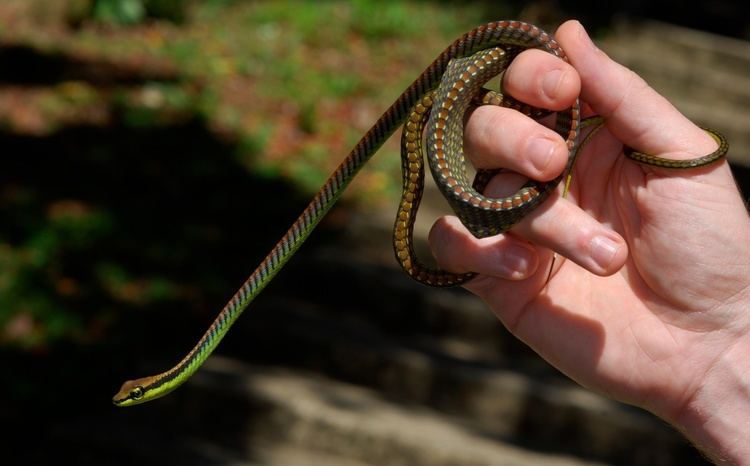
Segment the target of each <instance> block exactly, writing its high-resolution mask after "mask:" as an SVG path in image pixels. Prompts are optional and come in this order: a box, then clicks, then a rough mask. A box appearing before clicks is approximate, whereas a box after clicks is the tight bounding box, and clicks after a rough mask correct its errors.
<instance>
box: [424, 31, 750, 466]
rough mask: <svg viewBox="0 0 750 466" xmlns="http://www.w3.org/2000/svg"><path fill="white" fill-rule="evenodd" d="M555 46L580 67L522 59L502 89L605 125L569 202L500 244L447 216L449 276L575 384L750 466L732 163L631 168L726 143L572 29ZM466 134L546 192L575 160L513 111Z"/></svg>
mask: <svg viewBox="0 0 750 466" xmlns="http://www.w3.org/2000/svg"><path fill="white" fill-rule="evenodd" d="M555 38H556V39H557V41H558V42H559V43H560V44H561V46H562V48H563V49H564V50H565V51H566V53H567V55H568V58H569V60H570V64H567V63H564V62H562V61H561V60H558V59H556V58H554V57H552V56H551V55H549V54H546V53H544V52H540V51H537V50H530V51H526V52H524V53H522V54H521V55H520V56H519V57H518V58H517V59H516V60H515V61H514V62H513V63H512V65H511V66H510V68H509V69H508V71H507V72H506V75H505V78H504V89H505V91H507V92H508V93H510V94H512V95H513V96H514V97H516V98H517V99H519V100H521V101H524V102H526V103H528V104H531V105H534V106H538V107H543V108H550V109H553V110H561V109H563V108H566V107H568V106H570V105H571V103H572V102H573V100H574V99H575V98H576V97H578V96H579V93H580V97H581V99H582V101H583V102H584V103H585V104H586V105H587V107H585V108H588V109H589V110H590V113H592V114H598V115H601V116H602V117H604V120H605V126H604V128H602V130H601V131H599V133H598V134H596V135H595V136H594V138H593V139H592V140H591V142H590V143H589V144H588V145H587V146H586V147H585V149H584V150H583V151H582V153H581V154H579V157H578V161H577V163H576V166H575V171H574V177H573V184H572V187H571V192H570V196H569V197H568V198H562V197H561V196H560V195H559V194H558V195H555V196H552V197H551V198H550V199H548V200H547V201H546V202H545V203H544V204H543V205H542V206H541V207H540V208H538V209H536V210H535V211H534V212H532V213H531V214H530V215H528V216H527V217H526V218H525V219H524V220H523V221H522V222H521V223H519V224H518V225H517V226H516V227H514V228H513V230H512V231H511V232H509V233H507V234H505V235H500V236H496V237H492V238H484V239H476V238H474V237H473V236H472V235H471V234H470V233H469V232H468V231H467V230H466V229H465V228H464V227H463V225H461V223H460V222H459V221H458V219H456V218H455V217H444V218H442V219H440V220H439V221H438V222H437V223H436V224H435V226H434V227H433V230H432V231H431V233H430V244H431V247H432V249H433V253H434V254H435V256H436V258H437V260H438V263H439V264H440V266H441V267H442V268H444V269H446V270H450V271H452V272H468V271H473V272H478V273H479V275H478V276H477V277H476V278H474V279H473V280H472V281H471V282H469V283H468V284H467V285H465V287H466V288H467V289H469V290H470V291H472V292H473V293H475V294H477V295H478V296H480V297H481V298H482V299H484V300H485V301H486V302H487V303H488V305H489V306H490V307H491V308H492V309H493V311H494V312H495V313H496V314H497V316H498V317H499V318H500V319H501V321H502V322H503V323H504V324H505V326H506V327H508V329H509V330H510V331H511V332H513V333H514V334H515V335H516V336H517V337H518V338H520V339H521V340H523V341H524V342H526V343H527V344H528V345H529V346H531V347H532V348H533V349H534V350H535V351H537V352H538V353H539V354H540V355H542V356H543V357H544V358H545V359H547V360H548V361H549V362H550V363H552V364H553V365H555V366H556V367H557V368H559V369H560V370H561V371H562V372H564V373H565V374H567V375H568V376H570V377H571V378H573V379H574V380H576V381H577V382H579V383H580V384H582V385H584V386H586V387H589V388H591V389H594V390H596V391H599V392H602V393H604V394H606V395H609V396H611V397H613V398H616V399H619V400H622V401H625V402H628V403H631V404H635V405H638V406H642V407H644V408H646V409H649V410H650V411H652V412H654V413H655V414H656V415H658V416H660V417H662V418H663V419H665V420H667V421H668V422H671V423H672V424H674V425H675V426H677V427H678V428H680V429H681V430H683V431H684V432H685V433H686V434H687V435H688V437H690V438H691V439H692V440H693V441H695V442H696V443H698V444H699V445H700V446H702V448H704V449H705V450H706V451H707V452H708V453H709V455H711V456H712V457H713V458H715V459H718V458H726V459H727V460H729V461H736V462H740V461H741V460H742V459H745V458H750V442H748V441H747V439H748V438H750V426H748V425H747V422H746V420H747V419H750V312H746V311H750V219H749V218H748V214H747V210H746V208H745V205H744V204H743V201H742V198H741V196H740V195H739V193H738V191H737V188H736V185H735V183H734V180H733V178H732V175H731V172H730V170H729V167H728V165H727V163H726V162H724V161H721V162H719V163H716V164H713V165H710V166H708V167H703V168H698V169H687V170H674V169H659V168H655V167H650V166H644V165H639V164H637V163H636V162H633V161H632V160H629V159H626V158H625V157H624V156H623V145H627V146H629V147H632V148H634V149H636V150H638V151H641V152H645V153H648V154H653V155H658V156H660V157H665V158H670V159H691V158H695V157H699V156H702V155H705V154H708V153H710V152H713V151H714V150H715V149H716V143H715V141H714V140H713V139H712V138H711V137H710V136H709V135H708V134H706V133H705V132H704V131H703V130H701V129H700V128H698V127H697V126H695V125H694V124H693V123H691V122H690V121H689V120H688V119H686V118H685V117H684V116H683V115H681V114H680V113H679V112H678V111H677V110H676V109H675V108H674V107H673V106H672V105H671V104H670V103H669V102H668V101H667V100H665V99H664V98H663V97H662V96H660V95H658V94H657V93H656V92H655V91H654V90H653V89H651V88H650V87H648V85H647V84H646V83H645V82H644V81H643V80H642V79H640V78H639V77H638V76H637V75H636V74H635V73H633V72H632V71H630V70H628V69H626V68H624V67H622V66H621V65H619V64H617V63H615V62H613V61H611V60H610V59H609V58H608V57H607V56H606V55H605V54H603V53H602V52H601V51H599V50H598V49H597V48H596V47H595V46H594V45H593V43H592V42H591V41H590V39H589V38H588V36H587V35H586V33H585V31H584V30H583V28H582V27H581V26H580V24H578V23H577V22H575V21H569V22H567V23H565V24H563V25H562V26H561V27H560V28H559V29H558V31H557V33H556V35H555ZM584 116H585V115H584ZM465 137H466V142H465V144H466V152H467V156H468V157H469V158H470V159H471V160H472V162H473V163H474V165H475V166H477V167H481V168H497V167H505V168H508V169H510V170H513V171H515V172H517V173H520V174H522V175H524V176H527V177H530V178H534V179H538V180H541V181H544V180H551V179H553V178H555V177H556V176H557V175H559V173H560V172H561V171H562V170H563V169H564V167H565V164H566V160H567V155H568V154H567V149H566V147H565V144H564V141H563V139H562V138H561V137H560V136H559V135H557V134H556V133H555V132H554V131H552V130H551V129H548V128H546V127H544V126H542V125H541V124H538V123H536V122H534V121H533V120H531V119H529V118H527V117H525V116H523V115H522V114H520V113H518V112H515V111H513V110H509V109H505V108H500V107H490V106H485V107H480V108H478V109H477V110H475V111H474V113H473V114H472V115H471V117H470V118H469V120H468V121H467V124H466V129H465ZM519 178H521V176H520V175H513V174H503V175H498V176H497V177H496V178H495V179H494V180H493V182H491V183H490V185H489V186H488V188H487V190H486V194H488V195H490V196H498V197H499V196H504V195H508V194H511V193H512V192H514V191H515V188H516V187H517V186H514V189H509V188H508V186H509V184H512V183H513V182H514V181H515V182H518V179H519ZM509 191H510V192H509ZM553 251H554V252H556V253H558V254H559V256H558V260H556V261H554V264H555V268H554V270H552V273H551V275H549V270H550V265H551V264H552V262H553ZM560 256H562V257H564V258H565V259H562V258H561V257H560ZM548 278H549V281H548Z"/></svg>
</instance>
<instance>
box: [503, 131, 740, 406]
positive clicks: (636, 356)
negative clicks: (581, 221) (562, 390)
mask: <svg viewBox="0 0 750 466" xmlns="http://www.w3.org/2000/svg"><path fill="white" fill-rule="evenodd" d="M712 170H718V171H725V170H727V167H726V166H725V165H724V166H719V167H716V168H709V169H707V170H704V172H711V171H712ZM652 171H653V170H651V169H649V168H644V167H641V166H639V165H637V164H635V163H633V162H631V161H628V160H626V159H624V157H623V156H622V144H621V143H620V142H619V141H617V140H616V139H615V138H614V137H612V136H611V135H609V134H606V133H605V134H601V135H599V136H598V137H597V138H596V139H595V140H593V141H592V143H591V145H590V146H589V147H587V148H586V150H585V151H584V153H582V154H581V157H580V160H579V161H578V163H577V165H576V173H575V178H574V182H573V186H572V191H571V196H570V198H571V199H572V200H573V201H574V202H576V203H577V204H578V205H579V206H580V207H581V208H582V209H583V210H585V211H587V212H588V213H589V214H590V215H592V216H593V217H594V218H596V219H597V220H598V221H600V222H602V223H604V224H608V225H610V226H611V227H612V228H613V229H615V230H616V231H618V232H619V233H620V234H621V235H622V236H623V237H624V238H625V240H626V241H627V243H628V245H629V257H628V259H627V261H626V264H625V265H624V267H622V268H621V269H620V270H619V271H618V272H617V273H615V274H614V275H612V276H609V277H600V276H596V275H593V274H591V273H590V272H588V271H587V270H585V269H583V268H582V267H580V266H579V265H577V264H575V263H573V262H572V261H565V262H564V264H562V266H561V267H560V268H559V269H558V270H556V272H555V273H554V274H553V276H552V277H551V278H550V281H549V283H548V284H547V287H546V288H544V289H543V290H542V291H541V292H540V293H539V294H537V295H536V296H535V297H533V298H531V299H530V300H529V301H528V303H527V304H526V305H525V306H519V308H518V310H517V314H515V315H509V314H508V313H507V312H505V313H500V312H499V314H500V315H501V317H502V318H503V320H504V321H505V322H506V323H507V324H510V325H511V327H512V330H513V331H514V332H515V333H516V334H517V335H518V336H519V337H520V338H522V339H524V340H525V341H527V342H528V343H529V344H530V345H531V346H532V347H534V348H535V349H536V350H537V351H539V352H540V354H542V355H543V356H544V357H545V358H547V359H548V360H550V362H551V363H553V364H554V365H555V366H557V367H558V368H560V369H561V370H562V371H564V372H566V373H567V374H568V375H569V376H571V377H572V378H574V379H576V380H577V381H579V382H580V383H582V384H584V385H587V386H590V387H592V388H595V389H598V390H600V391H603V392H605V393H607V394H610V395H612V396H614V397H616V398H618V399H621V400H625V401H629V402H632V403H635V404H639V405H642V406H647V407H650V408H652V409H659V407H658V406H650V404H651V403H650V400H649V396H650V395H653V394H654V391H655V390H656V391H658V392H659V393H660V394H661V395H665V394H666V395H668V396H667V397H672V398H674V397H680V396H685V395H684V394H683V393H669V391H670V390H669V387H683V388H684V387H685V386H689V385H690V383H689V382H690V381H689V380H681V379H685V378H687V377H689V376H694V374H695V373H696V372H698V373H700V372H701V370H700V369H699V370H696V364H702V365H703V366H704V369H705V370H707V369H708V367H709V366H710V363H711V361H712V360H713V358H715V357H716V356H717V355H718V354H719V353H720V352H721V351H722V350H723V349H724V348H715V347H712V346H711V344H710V341H711V339H710V338H706V336H707V335H708V334H710V333H711V332H712V331H714V330H716V329H717V328H721V327H724V326H725V325H726V322H725V320H726V318H727V316H726V315H725V314H723V315H722V314H720V313H719V312H711V311H712V310H713V307H714V304H715V303H716V302H717V301H718V300H719V299H720V297H718V296H716V295H715V291H716V286H717V285H716V282H717V280H718V281H720V282H721V281H725V277H724V275H725V274H726V273H727V270H726V260H728V259H730V258H731V255H732V254H736V250H735V249H734V248H731V249H730V247H729V244H731V243H730V242H729V241H730V240H731V241H734V240H735V239H733V238H726V237H722V236H726V233H725V232H722V231H719V230H718V229H717V228H715V227H713V225H716V224H718V222H719V219H718V218H717V219H716V220H717V222H716V223H713V222H707V223H706V224H698V223H697V222H696V221H694V219H695V218H706V212H700V215H698V213H699V212H698V211H703V210H708V211H709V212H711V207H712V206H715V204H716V202H717V201H715V198H716V187H715V186H711V185H710V183H709V184H707V185H706V184H703V183H701V182H698V181H697V180H696V179H690V178H688V177H687V176H686V175H683V174H680V175H678V176H669V175H668V174H667V175H666V176H659V175H655V174H652V173H651V172H652ZM691 176H693V177H694V178H698V177H704V178H708V179H709V180H710V178H711V176H712V175H706V174H705V173H696V174H694V175H693V174H691ZM704 181H705V180H704ZM696 182H698V184H699V186H698V187H697V188H696V187H695V186H691V188H692V189H691V190H690V192H691V196H692V198H691V199H689V200H685V199H680V196H679V193H680V192H683V189H681V188H684V187H685V183H696ZM727 194H730V195H731V193H730V192H728V191H727ZM735 197H736V195H735ZM558 201H559V200H558ZM713 214H714V215H716V216H719V215H724V213H723V211H722V210H720V209H714V210H713ZM707 242H710V243H712V244H722V242H723V244H726V245H727V248H726V251H725V252H726V255H722V254H719V255H712V256H711V257H708V258H707V257H702V255H703V251H704V250H705V246H706V243H707ZM675 249H677V250H675ZM665 251H670V253H669V254H665V253H664V252H665ZM745 261H746V262H745V263H747V258H745ZM740 262H741V261H740ZM546 274H547V269H546V268H545V267H540V269H539V271H538V272H537V274H536V275H537V276H536V277H535V278H534V279H532V280H530V281H535V282H536V284H537V290H538V289H539V288H538V286H540V285H541V284H543V283H544V281H545V280H546ZM730 281H731V280H730ZM529 291H531V290H529ZM726 292H727V293H732V291H731V290H729V289H727V290H726ZM735 292H736V290H735ZM532 295H533V293H532ZM501 302H502V300H498V301H496V304H500V303H501ZM490 304H493V303H492V302H490ZM706 310H708V311H709V312H699V311H706ZM692 355H700V357H699V358H698V357H696V358H693V357H692ZM678 380H679V382H677V381H678ZM664 398H665V397H664V396H660V397H658V399H664Z"/></svg>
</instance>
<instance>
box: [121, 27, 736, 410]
mask: <svg viewBox="0 0 750 466" xmlns="http://www.w3.org/2000/svg"><path fill="white" fill-rule="evenodd" d="M532 48H533V49H539V50H542V51H545V52H547V53H550V54H552V55H554V56H556V57H558V58H559V59H561V60H565V61H567V60H568V59H567V57H566V55H565V53H564V52H563V49H562V48H561V47H560V45H559V44H558V43H557V42H556V41H555V39H554V38H553V37H552V36H551V35H550V34H548V33H547V32H545V31H543V30H542V29H541V28H539V27H537V26H535V25H533V24H529V23H526V22H522V21H496V22H491V23H487V24H484V25H481V26H479V27H477V28H475V29H473V30H471V31H469V32H467V33H465V34H464V35H462V36H461V37H459V38H458V39H456V40H455V41H454V42H453V43H451V44H450V45H449V46H448V47H447V48H446V49H445V50H444V51H443V52H442V53H441V54H440V55H438V57H437V58H436V59H435V60H434V61H433V62H432V63H431V64H430V65H429V66H428V67H427V68H426V69H425V70H424V72H422V74H420V75H419V76H418V77H417V78H416V79H415V80H414V82H413V83H412V84H411V85H410V86H409V87H408V88H407V89H406V90H405V91H404V92H403V93H402V94H401V95H400V96H399V97H398V98H397V99H396V100H395V102H393V104H392V105H391V106H390V107H389V108H388V109H387V110H386V111H385V112H384V113H383V114H382V116H381V117H380V118H379V119H378V120H377V121H376V122H375V123H374V125H373V126H372V127H371V128H370V129H369V130H368V131H367V132H366V133H365V134H364V136H362V138H361V139H360V140H359V142H357V144H356V145H355V146H354V148H353V149H352V150H351V152H350V153H349V154H348V155H347V156H346V158H344V160H343V161H342V162H341V164H340V165H339V166H338V167H337V168H336V169H335V170H334V172H333V174H332V175H331V176H330V177H329V178H328V180H327V181H326V182H325V183H324V184H323V186H322V187H321V188H320V190H319V191H318V192H317V194H315V196H314V197H313V198H312V200H311V201H310V203H309V204H308V205H307V207H306V208H305V209H304V210H303V211H302V213H301V214H300V215H299V217H298V218H297V219H296V220H295V221H294V223H293V224H292V226H291V227H290V228H289V229H288V230H287V232H286V233H285V234H284V235H283V236H282V237H281V239H280V240H279V241H278V242H277V243H276V244H275V246H274V247H273V248H272V249H271V251H270V252H269V253H268V254H267V255H266V257H265V258H264V259H263V260H262V262H261V263H260V265H258V266H257V268H256V269H255V270H254V271H253V272H252V274H251V275H250V277H249V278H248V279H247V280H246V281H245V282H244V283H243V284H242V286H241V287H240V288H239V290H237V292H236V293H235V294H234V295H233V296H232V298H231V299H230V300H229V302H228V303H227V304H226V305H225V306H224V308H222V310H221V311H220V312H219V314H218V315H217V317H216V318H215V320H214V321H213V322H212V323H211V325H210V326H209V328H208V329H207V330H206V332H205V333H204V334H203V335H202V336H201V338H200V339H199V341H198V342H197V344H196V345H195V346H194V347H193V348H192V349H191V350H190V351H189V352H188V353H187V354H186V355H185V356H184V357H183V358H182V359H181V360H180V361H179V362H178V363H177V364H176V365H174V366H173V367H172V368H170V369H168V370H166V371H164V372H162V373H159V374H156V375H152V376H148V377H142V378H138V379H134V380H129V381H126V382H125V383H124V384H122V387H121V388H120V390H119V391H118V392H117V394H116V395H115V396H114V397H113V399H112V401H113V403H114V404H115V405H116V406H131V405H137V404H141V403H144V402H147V401H150V400H154V399H157V398H160V397H162V396H164V395H167V394H168V393H170V392H172V391H173V390H175V389H176V388H177V387H179V386H180V385H182V384H183V383H185V382H186V381H187V380H188V379H189V378H190V377H191V376H192V375H193V374H194V373H195V372H196V371H197V370H198V369H199V368H200V367H201V365H202V364H203V363H204V361H206V359H207V358H208V357H209V356H210V355H211V353H212V352H213V351H214V349H216V347H217V346H218V344H219V342H220V341H221V340H222V338H223V337H224V336H225V335H226V334H227V332H228V331H229V329H230V327H231V326H232V324H234V323H235V322H236V321H237V319H238V317H239V316H240V315H241V314H242V312H243V311H244V310H245V309H246V308H247V306H248V305H249V304H250V302H252V301H253V299H255V297H256V296H258V294H259V293H260V292H261V291H262V290H263V289H264V288H265V287H266V286H267V285H268V284H269V283H270V282H271V281H272V280H273V278H274V277H275V276H276V274H277V273H278V272H279V271H280V270H281V269H282V267H283V266H284V265H285V264H286V263H287V262H288V261H289V259H290V258H291V257H292V256H293V255H294V254H295V252H296V251H297V250H298V249H299V248H300V246H301V245H302V244H303V242H304V241H305V240H306V239H307V238H308V237H309V236H310V234H311V233H312V231H313V230H314V228H315V227H316V226H317V225H318V223H319V222H320V221H321V219H322V218H323V217H324V216H325V214H326V213H327V212H328V211H329V210H330V209H331V207H332V206H333V205H334V204H335V203H336V201H337V200H338V199H339V198H340V197H341V195H342V193H343V191H344V190H345V189H346V188H347V186H348V185H349V183H350V182H351V181H352V179H353V178H354V177H355V175H356V174H357V173H358V172H359V170H360V169H361V168H362V167H363V166H364V165H365V164H366V163H367V161H368V160H369V159H370V158H371V157H372V156H373V155H374V154H375V153H376V152H377V151H378V150H379V148H380V147H381V146H382V145H383V144H384V143H385V141H386V140H387V139H388V138H389V137H390V136H391V135H392V134H393V133H394V132H395V131H396V130H397V129H398V127H400V126H403V131H402V136H401V162H402V163H401V168H402V181H403V184H402V197H401V201H400V203H399V206H398V211H397V214H396V221H395V225H394V229H393V247H394V251H395V256H396V260H397V262H398V263H399V265H400V266H401V267H402V268H403V269H404V271H405V272H406V273H407V274H408V275H409V276H410V277H412V278H413V279H415V280H417V281H419V282H421V283H424V284H426V285H430V286H438V287H444V286H456V285H461V284H464V283H466V282H468V281H469V280H471V279H472V278H473V277H474V276H475V274H474V273H452V272H450V271H446V270H442V269H440V268H438V267H434V266H429V265H425V264H424V263H423V262H421V261H420V260H419V259H418V258H417V257H416V254H415V250H414V244H413V239H412V234H413V229H414V221H415V217H416V214H417V210H418V208H419V204H420V201H421V198H422V194H423V190H424V172H425V162H424V160H425V158H426V159H427V165H428V166H429V169H430V172H431V173H432V176H433V178H434V180H435V182H436V184H437V186H438V188H439V190H440V192H441V193H442V195H443V196H444V197H445V198H446V200H447V201H448V204H449V205H450V207H451V208H452V210H453V211H454V212H455V213H456V215H457V216H458V217H459V219H460V220H461V222H462V223H463V224H464V225H465V226H466V227H467V229H468V230H469V231H470V232H471V233H472V234H473V235H474V236H476V237H477V238H482V237H487V236H492V235H497V234H500V233H503V232H505V231H508V230H509V229H510V228H511V227H513V225H515V224H516V223H517V222H519V221H520V220H521V219H523V218H524V217H525V216H527V215H528V214H529V213H530V212H531V211H533V210H534V209H536V208H537V207H538V206H539V205H541V204H542V203H543V202H544V201H545V199H547V198H548V197H549V195H550V193H552V192H553V191H554V190H555V189H556V188H557V186H558V185H559V183H560V182H561V181H562V180H563V179H565V180H566V182H565V189H564V190H565V192H567V190H568V187H569V183H570V180H571V177H572V170H573V166H574V164H575V161H576V157H577V155H578V152H579V151H580V149H581V147H583V146H584V145H585V143H586V142H587V141H588V140H589V139H590V137H591V136H592V135H593V133H595V132H596V130H597V129H599V128H600V127H602V125H603V123H604V122H603V119H602V118H601V117H598V116H592V117H588V118H587V119H583V120H582V118H581V106H580V102H579V101H578V100H576V101H575V102H574V103H573V105H571V106H570V107H569V108H567V109H564V110H561V111H557V112H554V113H555V116H554V130H555V131H556V132H557V133H558V134H559V135H560V136H561V137H562V138H563V139H564V140H565V143H566V145H567V148H568V151H569V156H568V162H567V166H566V167H565V170H564V171H563V173H562V174H561V175H560V176H558V177H557V178H555V179H553V180H551V181H547V182H538V181H535V180H529V181H528V182H527V183H526V184H525V185H524V186H522V187H521V188H520V189H519V190H518V191H517V192H516V193H515V194H513V195H511V196H507V197H502V198H492V197H488V196H485V195H484V194H482V192H483V190H484V188H485V187H486V186H487V183H488V182H489V180H490V179H491V178H492V177H493V176H494V175H495V174H496V173H498V171H499V170H485V169H480V170H477V171H476V175H475V178H474V180H473V181H471V182H470V181H469V175H468V174H467V167H466V159H465V157H464V152H463V119H464V114H465V113H466V112H467V111H468V110H469V109H470V108H471V107H473V106H477V105H496V106H503V107H507V108H512V109H516V110H518V111H520V112H522V113H524V114H526V115H528V116H530V117H532V118H537V119H538V118H542V117H545V116H550V115H551V114H552V113H553V112H551V111H548V110H545V109H538V108H534V107H531V106H529V105H526V104H524V103H522V102H520V101H517V100H515V99H514V98H512V97H511V96H509V95H505V94H504V93H503V92H502V90H500V91H492V90H488V89H486V88H484V87H483V86H484V85H485V84H486V83H487V81H489V80H490V79H491V78H493V77H495V76H497V75H500V74H502V73H503V72H504V71H505V70H506V69H507V67H508V65H509V64H510V63H511V62H512V61H513V60H514V58H515V57H516V56H518V54H519V53H521V52H522V51H524V50H526V49H532ZM586 128H591V131H589V132H588V134H587V136H586V137H584V138H581V137H580V136H581V134H582V131H583V130H585V129H586ZM703 129H704V130H705V131H706V132H707V133H708V134H709V135H710V136H711V137H712V138H713V139H714V140H715V141H716V143H717V145H718V149H717V150H716V151H714V152H713V153H711V154H708V155H706V156H704V157H699V158H697V159H692V160H680V161H677V160H669V159H664V158H660V157H656V156H652V155H648V154H644V153H641V152H637V151H635V150H633V149H630V148H627V147H625V148H624V150H623V153H624V154H625V156H626V157H628V158H630V159H632V160H634V161H636V162H639V163H641V164H645V165H649V166H656V167H663V168H678V169H684V168H695V167H700V166H704V165H708V164H711V163H713V162H715V161H717V160H719V159H721V158H722V157H723V156H724V155H725V154H726V152H727V150H728V144H727V141H726V139H725V138H724V136H722V135H721V134H719V133H718V132H717V131H715V130H712V129H708V128H703ZM425 148H426V155H425V150H424V149H425Z"/></svg>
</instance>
